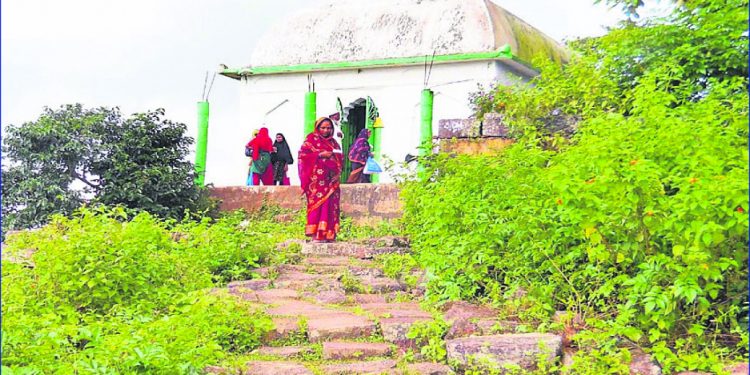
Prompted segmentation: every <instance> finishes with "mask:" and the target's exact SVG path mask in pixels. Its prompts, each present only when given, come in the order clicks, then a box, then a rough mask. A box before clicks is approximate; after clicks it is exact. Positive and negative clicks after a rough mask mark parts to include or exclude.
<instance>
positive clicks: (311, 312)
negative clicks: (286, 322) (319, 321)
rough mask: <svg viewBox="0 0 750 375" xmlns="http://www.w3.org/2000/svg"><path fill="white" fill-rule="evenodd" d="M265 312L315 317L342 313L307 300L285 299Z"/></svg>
mask: <svg viewBox="0 0 750 375" xmlns="http://www.w3.org/2000/svg"><path fill="white" fill-rule="evenodd" d="M266 313H267V314H268V315H271V316H290V317H305V318H308V319H310V318H315V317H324V316H331V315H340V314H342V311H341V310H337V309H332V308H328V307H325V306H321V305H318V304H315V303H310V302H307V301H294V300H286V301H281V302H280V303H278V305H277V306H275V307H272V308H269V309H268V310H266Z"/></svg>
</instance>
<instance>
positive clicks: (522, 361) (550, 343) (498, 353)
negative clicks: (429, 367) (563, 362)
mask: <svg viewBox="0 0 750 375" xmlns="http://www.w3.org/2000/svg"><path fill="white" fill-rule="evenodd" d="M540 345H541V346H542V347H543V348H544V352H542V349H540ZM445 347H446V350H447V352H448V361H454V362H455V363H457V364H459V366H460V367H466V366H467V365H468V364H470V363H472V362H473V361H478V362H481V363H487V364H491V365H493V366H496V367H500V366H502V365H506V364H512V365H517V366H520V367H521V368H523V369H527V370H531V369H534V368H535V367H536V363H537V360H538V357H539V355H540V354H542V353H546V356H547V358H548V359H549V360H550V361H552V360H554V359H555V358H557V357H559V356H560V355H561V354H562V338H561V337H560V336H557V335H552V334H546V333H524V334H506V335H492V336H473V337H464V338H458V339H452V340H446V342H445Z"/></svg>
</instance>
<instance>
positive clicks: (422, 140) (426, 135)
mask: <svg viewBox="0 0 750 375" xmlns="http://www.w3.org/2000/svg"><path fill="white" fill-rule="evenodd" d="M433 97H434V93H433V92H432V90H430V89H424V90H422V121H421V126H420V131H419V157H420V158H419V166H418V168H417V172H418V174H419V175H420V176H422V177H423V175H424V162H423V160H424V159H423V157H424V156H427V155H430V154H432V100H433Z"/></svg>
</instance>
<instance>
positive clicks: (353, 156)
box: [346, 129, 371, 184]
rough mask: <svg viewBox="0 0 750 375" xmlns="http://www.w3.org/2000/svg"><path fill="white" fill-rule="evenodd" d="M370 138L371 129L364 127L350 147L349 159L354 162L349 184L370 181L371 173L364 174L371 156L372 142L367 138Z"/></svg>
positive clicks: (348, 179)
mask: <svg viewBox="0 0 750 375" xmlns="http://www.w3.org/2000/svg"><path fill="white" fill-rule="evenodd" d="M368 138H370V130H368V129H362V130H360V131H359V135H358V136H357V139H356V140H355V141H354V143H353V144H352V147H351V149H349V160H350V161H351V162H352V171H351V172H350V173H349V178H347V180H346V183H347V184H361V183H367V182H370V175H367V174H364V171H365V163H367V158H369V157H370V150H371V148H370V143H369V142H368V141H367V139H368Z"/></svg>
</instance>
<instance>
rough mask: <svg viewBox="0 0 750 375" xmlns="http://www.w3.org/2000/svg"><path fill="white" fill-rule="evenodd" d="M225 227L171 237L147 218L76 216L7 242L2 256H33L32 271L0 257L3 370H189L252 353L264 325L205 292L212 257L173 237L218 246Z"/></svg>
mask: <svg viewBox="0 0 750 375" xmlns="http://www.w3.org/2000/svg"><path fill="white" fill-rule="evenodd" d="M232 220H236V219H233V218H229V219H226V220H224V221H221V220H220V221H218V222H217V225H218V228H217V229H213V230H212V229H211V228H210V226H209V225H208V224H207V223H205V222H202V223H200V224H195V226H192V225H191V224H188V223H183V224H180V225H178V226H177V227H179V228H180V229H181V230H182V229H186V228H191V229H194V231H193V232H190V231H188V232H176V231H173V229H174V228H175V225H174V223H171V222H162V221H159V220H157V219H155V218H154V217H153V216H151V215H149V214H147V213H140V214H137V215H136V216H135V217H132V218H128V217H127V215H125V213H124V210H122V209H112V210H98V211H91V210H82V211H80V212H79V213H78V214H76V215H74V217H73V218H63V217H55V218H54V219H53V220H52V222H51V223H50V224H49V225H47V226H45V227H43V228H41V229H40V230H38V231H33V232H23V233H19V234H17V235H13V236H10V237H9V239H8V243H7V247H6V248H4V249H3V250H4V252H7V254H15V255H20V254H22V253H24V252H25V250H26V249H33V251H34V252H33V255H32V256H31V261H32V262H33V267H28V266H24V265H23V264H15V263H9V262H7V261H5V260H4V261H3V265H2V300H3V304H2V314H3V319H2V348H3V365H4V367H3V373H5V372H8V373H105V374H120V373H135V372H140V373H157V374H174V373H198V372H200V371H201V370H202V368H203V367H204V366H206V365H209V364H215V363H218V362H220V361H221V360H222V359H223V358H225V357H227V356H228V355H233V354H235V353H237V354H239V353H244V352H247V351H249V350H252V349H253V348H255V347H257V346H258V345H259V344H260V337H261V336H262V335H263V334H264V332H266V331H268V330H269V329H270V328H271V321H270V319H269V318H268V317H267V316H264V315H263V314H259V313H254V312H251V307H250V306H248V305H246V304H244V303H242V302H239V301H236V300H235V299H234V298H233V297H231V296H228V295H212V294H208V293H209V292H210V290H211V289H210V288H209V287H211V286H212V283H211V276H212V274H211V271H217V270H218V268H215V269H212V268H211V266H212V265H213V263H212V262H211V260H210V258H211V256H212V253H210V252H208V251H207V249H206V248H201V247H200V246H199V245H196V246H193V247H191V246H189V245H188V244H187V243H186V242H187V240H185V241H182V240H180V239H179V238H178V237H179V236H180V235H186V236H188V237H190V236H194V237H195V236H202V237H203V238H204V239H206V241H210V243H211V244H213V245H215V246H216V247H217V248H220V249H222V251H227V250H226V249H229V248H230V246H231V244H232V243H236V242H232V241H235V240H236V239H235V238H233V237H227V236H226V233H227V231H228V229H227V228H228V227H231V225H233V224H234V222H233V221H232ZM195 228H198V229H195ZM177 233H179V234H180V235H177ZM222 238H223V239H224V241H222ZM253 251H256V250H255V248H250V249H248V250H247V252H253ZM259 257H260V256H259V255H257V254H256V255H255V258H256V259H257V258H259ZM231 262H240V260H237V259H230V260H225V261H224V263H223V264H226V265H228V266H237V265H236V264H231ZM244 266H245V267H249V265H244ZM214 276H216V275H214ZM11 371H12V372H11Z"/></svg>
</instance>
